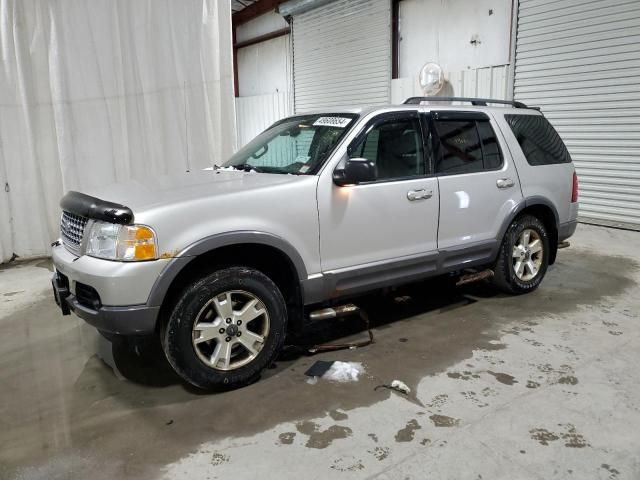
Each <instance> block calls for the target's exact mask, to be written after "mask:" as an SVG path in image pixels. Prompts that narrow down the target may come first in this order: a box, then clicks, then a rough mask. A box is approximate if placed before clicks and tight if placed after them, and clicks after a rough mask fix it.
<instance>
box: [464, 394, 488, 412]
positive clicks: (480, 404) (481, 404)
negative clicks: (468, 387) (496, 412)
mask: <svg viewBox="0 0 640 480" xmlns="http://www.w3.org/2000/svg"><path fill="white" fill-rule="evenodd" d="M460 394H461V395H462V396H463V397H464V398H465V399H466V400H469V401H471V402H473V403H474V404H475V405H476V406H477V407H478V408H484V407H488V406H489V404H488V403H487V402H484V401H482V400H480V398H478V395H477V394H476V392H473V391H469V392H460Z"/></svg>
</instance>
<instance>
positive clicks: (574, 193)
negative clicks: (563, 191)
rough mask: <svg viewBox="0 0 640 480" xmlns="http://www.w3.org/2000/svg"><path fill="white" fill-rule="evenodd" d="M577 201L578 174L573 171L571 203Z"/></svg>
mask: <svg viewBox="0 0 640 480" xmlns="http://www.w3.org/2000/svg"><path fill="white" fill-rule="evenodd" d="M577 201H578V175H577V174H576V172H573V190H572V191H571V203H576V202H577Z"/></svg>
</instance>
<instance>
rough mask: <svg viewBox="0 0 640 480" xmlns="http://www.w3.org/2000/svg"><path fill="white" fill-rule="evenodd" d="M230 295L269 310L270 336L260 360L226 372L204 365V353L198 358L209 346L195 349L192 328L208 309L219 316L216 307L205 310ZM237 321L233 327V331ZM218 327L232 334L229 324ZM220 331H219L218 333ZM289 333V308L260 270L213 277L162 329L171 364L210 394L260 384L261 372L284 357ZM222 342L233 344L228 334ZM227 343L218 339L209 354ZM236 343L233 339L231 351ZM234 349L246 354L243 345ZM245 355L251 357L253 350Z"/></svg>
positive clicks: (183, 299) (193, 290) (188, 292)
mask: <svg viewBox="0 0 640 480" xmlns="http://www.w3.org/2000/svg"><path fill="white" fill-rule="evenodd" d="M230 291H242V292H245V293H248V294H250V295H252V296H254V297H255V298H257V299H258V300H259V302H261V303H258V305H259V306H260V308H261V309H262V306H264V310H266V312H267V316H266V318H267V320H268V333H267V334H266V335H265V336H264V342H263V343H262V344H261V345H262V348H261V350H259V352H258V353H257V355H256V356H255V358H253V359H252V360H250V361H249V363H247V364H244V365H241V366H238V367H237V368H234V369H231V370H224V369H219V368H214V367H213V366H211V365H207V364H205V362H204V360H203V359H201V357H203V356H204V354H203V353H202V350H199V353H198V352H196V348H198V349H201V348H206V347H207V346H208V345H209V343H206V342H205V343H203V344H202V346H201V345H198V346H197V347H196V346H195V345H194V341H193V336H194V332H193V327H194V324H195V323H196V321H197V320H198V315H199V314H202V312H203V309H204V308H211V309H214V311H215V312H216V315H217V311H216V310H215V306H210V307H206V306H207V304H208V303H210V302H211V301H213V299H214V298H220V297H219V296H221V295H223V294H224V293H225V292H230ZM234 295H235V294H234ZM231 308H233V307H231ZM218 318H220V316H219V315H218V316H217V317H216V319H218ZM235 318H236V317H234V321H233V322H231V323H233V324H234V325H235ZM262 318H263V319H262V320H261V321H267V320H264V318H265V317H262ZM215 321H216V320H214V322H215ZM248 324H249V322H247V325H245V326H244V328H245V333H246V329H247V328H248ZM218 326H220V327H221V328H220V330H222V329H224V328H228V326H227V325H225V324H220V325H218ZM238 328H239V327H238ZM216 330H218V328H217V327H216ZM286 331H287V307H286V304H285V302H284V299H283V297H282V294H281V293H280V290H279V289H278V287H277V286H276V285H275V283H273V282H272V281H271V279H270V278H269V277H267V276H266V275H264V274H263V273H261V272H259V271H257V270H253V269H251V268H246V267H231V268H225V269H223V270H218V271H216V272H214V273H211V274H209V275H207V276H205V277H204V278H201V279H199V280H197V281H194V283H193V284H191V285H189V286H188V287H186V288H185V290H184V291H183V292H182V294H181V295H180V297H179V298H178V300H177V302H176V304H175V306H174V308H173V310H172V312H171V314H170V317H169V320H168V321H167V324H166V325H165V327H164V328H163V331H162V346H163V349H164V352H165V355H166V356H167V360H168V361H169V363H170V364H171V366H172V367H173V368H174V370H175V371H176V373H178V375H180V376H181V377H182V378H183V379H184V380H186V381H187V382H189V383H190V384H192V385H194V386H196V387H198V388H202V389H205V390H226V389H231V388H237V387H242V386H245V385H248V384H250V383H252V382H254V381H255V380H257V379H258V378H259V377H260V373H261V372H262V370H263V369H264V368H266V367H267V366H268V365H270V364H271V363H272V362H273V360H274V359H275V357H276V356H277V355H278V353H279V352H280V350H281V348H282V344H283V342H284V337H285V334H286ZM223 337H226V338H232V337H230V336H228V334H227V333H224V334H223ZM245 338H247V335H245ZM224 341H225V339H218V338H216V339H213V340H211V341H210V342H211V344H212V346H211V347H210V348H212V349H215V348H214V347H213V346H215V345H217V343H218V342H221V343H222V342H224ZM235 341H236V339H235V337H234V338H233V339H232V343H230V345H232V344H233V342H235ZM239 341H240V339H237V342H239ZM233 348H234V349H236V350H237V349H238V348H240V349H242V351H244V350H246V349H245V348H244V347H243V346H242V345H240V344H238V345H236V346H234V347H233ZM241 353H242V352H241ZM245 353H246V354H247V355H248V356H250V353H249V351H248V350H246V352H245ZM217 365H220V364H219V363H218V364H217ZM223 367H224V365H223Z"/></svg>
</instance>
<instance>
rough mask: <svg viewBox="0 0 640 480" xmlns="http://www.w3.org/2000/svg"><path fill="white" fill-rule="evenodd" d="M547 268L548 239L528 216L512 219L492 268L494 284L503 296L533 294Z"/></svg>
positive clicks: (533, 218) (536, 220)
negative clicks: (531, 292)
mask: <svg viewBox="0 0 640 480" xmlns="http://www.w3.org/2000/svg"><path fill="white" fill-rule="evenodd" d="M548 265H549V235H548V234H547V229H546V228H545V226H544V224H543V223H542V222H541V221H540V220H539V219H538V218H536V217H534V216H532V215H523V216H521V217H518V218H516V219H515V220H514V221H513V223H512V224H511V225H510V226H509V229H508V230H507V233H506V234H505V236H504V239H503V241H502V245H501V247H500V251H499V253H498V259H497V261H496V264H495V267H494V273H495V275H494V277H493V282H494V284H495V285H496V286H497V287H498V288H499V289H501V290H502V291H504V292H506V293H511V294H520V293H527V292H530V291H532V290H535V289H536V288H538V286H539V285H540V282H542V279H543V278H544V276H545V273H546V272H547V266H548Z"/></svg>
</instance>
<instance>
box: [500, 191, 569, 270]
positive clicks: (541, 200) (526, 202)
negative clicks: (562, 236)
mask: <svg viewBox="0 0 640 480" xmlns="http://www.w3.org/2000/svg"><path fill="white" fill-rule="evenodd" d="M535 205H544V206H545V207H549V209H550V210H551V211H552V212H553V216H554V217H555V221H556V231H558V230H559V228H560V225H559V223H560V220H559V218H560V217H559V215H558V210H557V209H556V207H555V205H554V204H553V202H551V200H549V199H548V198H546V197H543V196H541V195H533V196H531V197H527V198H523V199H522V200H521V201H520V202H519V203H518V204H517V205H516V206H515V207H513V209H512V210H511V212H510V213H509V215H508V216H507V217H506V218H505V219H504V221H503V222H502V225H501V226H500V230H499V231H498V236H497V237H496V241H497V245H498V248H500V245H502V239H503V238H504V236H505V234H506V233H507V229H508V228H509V225H511V222H513V220H514V219H515V218H516V217H517V216H518V215H519V214H520V212H522V210H524V209H525V208H527V207H533V206H535ZM555 240H556V242H557V240H558V239H557V238H556V239H555ZM554 261H555V250H553V251H552V252H551V256H550V258H549V264H553V263H554Z"/></svg>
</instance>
